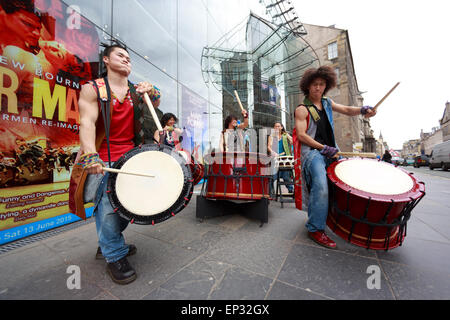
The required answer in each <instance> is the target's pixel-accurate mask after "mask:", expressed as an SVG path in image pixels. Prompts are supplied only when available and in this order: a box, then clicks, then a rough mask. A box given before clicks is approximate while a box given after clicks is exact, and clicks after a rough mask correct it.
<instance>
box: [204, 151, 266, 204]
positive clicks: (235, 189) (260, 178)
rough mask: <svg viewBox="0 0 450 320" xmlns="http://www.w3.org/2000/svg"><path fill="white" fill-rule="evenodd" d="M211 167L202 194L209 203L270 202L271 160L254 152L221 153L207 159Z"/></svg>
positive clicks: (206, 175) (206, 157)
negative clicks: (217, 201) (212, 201)
mask: <svg viewBox="0 0 450 320" xmlns="http://www.w3.org/2000/svg"><path fill="white" fill-rule="evenodd" d="M204 159H205V163H206V164H208V166H207V170H206V172H205V175H204V176H205V179H206V186H205V185H204V190H202V194H204V196H205V197H206V198H210V199H222V200H260V199H262V198H267V199H268V198H269V197H270V196H269V183H270V181H271V179H272V176H271V162H270V160H271V158H270V157H268V156H266V155H264V154H260V153H253V152H218V153H211V154H208V155H206V156H205V157H204Z"/></svg>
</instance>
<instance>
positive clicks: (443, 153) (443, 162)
mask: <svg viewBox="0 0 450 320" xmlns="http://www.w3.org/2000/svg"><path fill="white" fill-rule="evenodd" d="M434 168H442V170H448V169H449V168H450V140H448V141H445V142H443V143H440V144H437V145H435V146H434V147H433V151H431V154H430V169H431V170H433V169H434Z"/></svg>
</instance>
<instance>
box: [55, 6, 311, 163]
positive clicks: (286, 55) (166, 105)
mask: <svg viewBox="0 0 450 320" xmlns="http://www.w3.org/2000/svg"><path fill="white" fill-rule="evenodd" d="M62 3H63V4H64V5H65V6H76V7H77V8H79V12H80V13H81V15H82V16H84V17H86V18H87V19H89V20H90V21H91V22H92V23H94V24H95V25H96V27H97V31H98V33H99V38H100V40H101V41H103V42H105V43H107V42H108V41H109V40H110V39H113V38H114V39H118V40H120V41H121V42H123V43H125V44H126V46H127V47H128V49H129V50H130V51H131V57H132V64H133V72H132V75H131V78H130V80H131V81H133V82H138V81H142V80H146V81H149V82H151V83H154V84H155V85H156V86H158V88H160V89H161V92H162V100H161V105H160V107H159V110H160V111H161V112H163V113H166V112H171V113H174V114H176V115H177V116H178V118H179V119H180V122H179V124H178V125H179V126H180V127H184V128H185V129H188V128H189V126H190V125H192V122H193V121H192V119H191V121H190V123H189V121H188V118H189V117H187V116H186V114H187V113H189V112H190V111H189V110H186V108H191V106H192V102H190V101H191V100H192V96H193V95H195V96H196V97H197V99H199V101H201V103H200V104H201V105H202V108H196V110H197V112H201V113H198V114H192V115H191V118H192V117H193V118H196V119H197V121H195V123H197V125H201V126H202V127H201V128H198V127H197V128H191V131H192V130H193V131H196V130H201V131H202V134H201V136H202V137H203V139H205V140H206V141H203V143H200V141H198V143H199V144H200V150H199V151H201V153H202V154H205V153H207V152H209V151H210V149H211V148H215V147H217V146H218V142H219V134H220V132H221V130H222V129H223V119H224V118H225V117H226V116H227V115H228V114H230V113H233V114H236V115H237V116H240V111H239V108H238V105H237V102H236V99H235V97H234V95H233V91H234V89H236V90H237V91H238V93H239V97H240V100H241V101H242V104H243V105H244V108H246V109H248V110H249V111H250V127H253V128H255V129H257V128H261V127H272V126H273V123H274V122H275V121H282V122H283V123H284V124H285V125H286V127H287V128H288V130H292V126H293V119H292V117H291V112H292V110H293V108H294V107H295V106H294V105H293V104H296V103H297V101H296V99H295V97H293V96H294V95H296V93H297V92H298V90H297V88H298V81H299V79H300V76H301V74H302V71H304V69H305V68H306V67H308V66H311V65H312V64H315V63H317V59H316V57H315V54H314V52H313V51H312V50H311V48H309V47H308V45H307V44H306V43H305V42H304V41H303V40H302V39H301V38H300V37H296V36H295V35H294V34H293V33H292V32H289V30H288V29H286V28H283V27H277V26H276V25H273V24H271V23H270V22H269V21H267V20H265V19H264V18H261V17H259V16H257V15H256V14H253V13H251V12H256V13H260V14H261V15H264V13H265V11H266V8H265V5H264V4H262V3H261V1H258V0H245V1H218V0H189V1H186V0H152V1H148V0H127V1H118V0H101V1H95V2H94V1H87V0H65V1H62ZM187 92H189V94H187ZM185 121H188V122H187V123H185ZM188 131H189V130H188ZM187 134H188V135H189V134H190V133H189V132H188V133H187ZM191 135H192V136H193V135H194V133H193V132H192V134H191ZM195 135H196V136H199V134H198V133H196V134H195Z"/></svg>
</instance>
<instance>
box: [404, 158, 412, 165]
mask: <svg viewBox="0 0 450 320" xmlns="http://www.w3.org/2000/svg"><path fill="white" fill-rule="evenodd" d="M413 165H414V158H406V159H404V160H403V163H402V166H413Z"/></svg>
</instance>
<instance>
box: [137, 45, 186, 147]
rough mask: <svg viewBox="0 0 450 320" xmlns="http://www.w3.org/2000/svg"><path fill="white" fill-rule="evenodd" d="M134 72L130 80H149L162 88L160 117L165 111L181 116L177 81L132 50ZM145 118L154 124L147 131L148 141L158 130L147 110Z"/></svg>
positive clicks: (157, 111) (158, 113) (157, 109)
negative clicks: (178, 106) (178, 105)
mask: <svg viewBox="0 0 450 320" xmlns="http://www.w3.org/2000/svg"><path fill="white" fill-rule="evenodd" d="M130 57H131V63H132V72H131V75H130V78H129V79H130V81H131V82H133V83H138V82H140V81H148V82H150V83H151V84H153V85H154V86H156V87H158V89H160V90H161V104H160V105H159V107H158V108H156V109H155V111H156V113H157V115H158V118H159V119H161V117H162V115H163V114H164V113H167V112H170V113H173V114H175V115H176V116H177V117H178V118H180V116H179V113H178V111H177V110H178V108H177V83H176V81H175V80H174V79H172V78H170V77H169V76H167V74H165V73H164V72H161V71H160V70H158V69H157V68H155V67H154V66H153V65H152V64H151V63H149V62H148V61H147V60H145V59H143V58H141V57H140V56H138V55H137V54H135V53H134V52H132V51H130ZM145 120H146V121H150V122H151V123H152V125H151V126H150V129H149V130H148V131H146V132H145V139H146V141H148V140H149V138H150V139H151V137H153V134H154V133H155V130H156V128H157V127H156V124H155V123H154V120H153V118H152V117H151V114H150V113H149V112H147V110H146V112H145Z"/></svg>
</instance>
